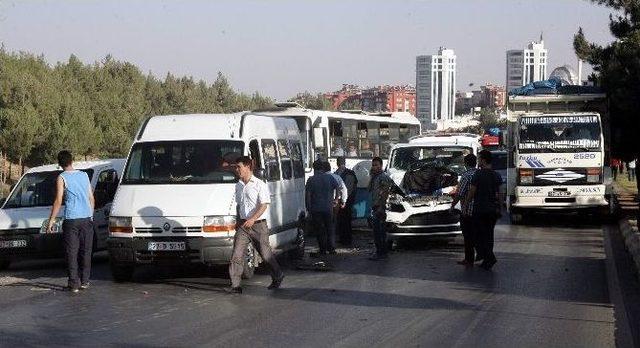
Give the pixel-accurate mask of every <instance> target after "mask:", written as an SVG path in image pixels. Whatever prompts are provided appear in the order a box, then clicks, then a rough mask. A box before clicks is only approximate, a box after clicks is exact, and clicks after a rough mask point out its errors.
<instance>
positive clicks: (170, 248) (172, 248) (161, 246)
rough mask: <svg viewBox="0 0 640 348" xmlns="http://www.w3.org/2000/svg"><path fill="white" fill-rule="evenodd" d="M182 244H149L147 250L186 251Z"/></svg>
mask: <svg viewBox="0 0 640 348" xmlns="http://www.w3.org/2000/svg"><path fill="white" fill-rule="evenodd" d="M186 249H187V248H186V245H185V243H184V242H149V244H148V245H147V250H151V251H182V250H186Z"/></svg>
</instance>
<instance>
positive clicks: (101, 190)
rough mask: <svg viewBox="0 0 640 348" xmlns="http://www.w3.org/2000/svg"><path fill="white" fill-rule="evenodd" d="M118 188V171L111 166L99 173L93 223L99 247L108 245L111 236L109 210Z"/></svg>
mask: <svg viewBox="0 0 640 348" xmlns="http://www.w3.org/2000/svg"><path fill="white" fill-rule="evenodd" d="M117 188H118V172H116V170H115V169H113V168H109V169H105V170H102V171H101V172H100V173H99V174H98V181H97V182H96V187H95V189H94V191H93V196H94V198H95V202H96V205H95V210H94V212H93V223H94V226H95V236H94V238H95V240H96V246H97V248H98V249H104V248H106V246H107V237H108V236H109V229H108V227H109V226H108V222H109V212H110V211H111V205H112V204H113V197H114V196H115V194H116V190H117Z"/></svg>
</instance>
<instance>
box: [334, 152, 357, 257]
mask: <svg viewBox="0 0 640 348" xmlns="http://www.w3.org/2000/svg"><path fill="white" fill-rule="evenodd" d="M337 163H338V169H337V170H336V172H335V174H336V175H338V176H339V177H340V178H341V179H342V181H343V182H344V184H345V186H346V187H347V200H346V202H345V205H344V208H341V209H340V210H339V211H338V217H337V225H338V227H337V228H336V230H337V231H338V236H339V237H340V239H339V241H340V244H342V245H344V246H347V247H350V246H351V245H352V243H353V238H352V233H351V219H352V210H353V204H354V203H355V201H356V189H357V187H358V178H357V177H356V173H355V172H354V171H353V170H351V169H348V168H347V166H346V161H345V158H344V157H338V159H337Z"/></svg>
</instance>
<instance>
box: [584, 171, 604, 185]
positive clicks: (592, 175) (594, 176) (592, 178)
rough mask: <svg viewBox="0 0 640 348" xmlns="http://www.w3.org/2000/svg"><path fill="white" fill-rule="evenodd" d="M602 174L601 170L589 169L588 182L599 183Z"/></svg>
mask: <svg viewBox="0 0 640 348" xmlns="http://www.w3.org/2000/svg"><path fill="white" fill-rule="evenodd" d="M601 173H602V171H601V170H600V168H587V182H588V183H599V182H600V174H601Z"/></svg>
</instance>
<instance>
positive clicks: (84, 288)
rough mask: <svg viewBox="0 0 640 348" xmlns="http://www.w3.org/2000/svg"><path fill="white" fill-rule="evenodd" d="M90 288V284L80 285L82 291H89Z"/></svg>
mask: <svg viewBox="0 0 640 348" xmlns="http://www.w3.org/2000/svg"><path fill="white" fill-rule="evenodd" d="M88 288H89V282H86V283H82V284H80V290H87V289H88Z"/></svg>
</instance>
